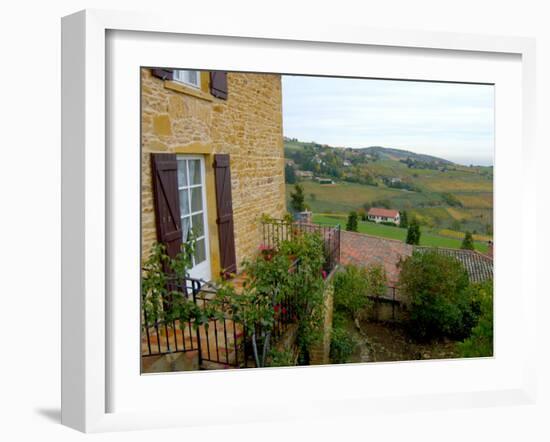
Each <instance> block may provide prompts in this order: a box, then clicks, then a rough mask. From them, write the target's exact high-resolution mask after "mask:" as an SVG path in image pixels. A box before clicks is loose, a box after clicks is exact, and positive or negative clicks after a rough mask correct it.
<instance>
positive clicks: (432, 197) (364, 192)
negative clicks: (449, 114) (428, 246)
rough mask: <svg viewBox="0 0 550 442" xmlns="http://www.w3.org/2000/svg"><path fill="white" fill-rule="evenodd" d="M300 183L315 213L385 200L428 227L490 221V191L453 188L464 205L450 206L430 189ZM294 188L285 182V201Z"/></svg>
mask: <svg viewBox="0 0 550 442" xmlns="http://www.w3.org/2000/svg"><path fill="white" fill-rule="evenodd" d="M418 172H425V171H423V170H418ZM429 172H432V171H429ZM300 184H301V185H302V186H303V187H304V195H305V202H306V204H307V205H308V206H309V207H310V208H311V210H312V211H313V212H314V213H346V214H347V213H349V212H350V211H352V210H357V209H359V208H360V207H362V206H363V204H365V203H371V204H372V203H373V202H375V201H380V200H386V201H387V202H389V204H390V206H391V207H392V208H395V209H397V210H407V212H408V213H409V217H412V216H414V217H416V218H417V219H418V220H419V221H421V222H422V223H423V224H424V225H425V226H426V227H429V228H435V227H437V228H440V229H448V228H451V227H452V224H453V223H454V222H456V221H458V222H460V223H461V230H463V231H466V230H470V231H476V233H479V234H485V233H486V225H487V224H491V225H492V206H493V202H492V194H491V193H488V192H485V191H483V192H456V197H457V198H458V199H459V200H460V201H461V202H462V203H463V205H464V207H449V206H448V205H445V203H444V202H443V201H442V198H441V194H440V193H437V192H432V191H429V190H424V191H422V192H411V191H406V190H402V189H392V188H388V187H385V186H367V185H362V184H355V183H347V182H337V183H335V184H329V185H326V184H319V183H317V182H315V181H310V180H304V181H302V182H301V183H300ZM460 185H461V184H458V185H457V186H460ZM293 190H294V186H293V185H290V184H287V185H286V192H287V201H289V199H290V193H291V192H292V191H293Z"/></svg>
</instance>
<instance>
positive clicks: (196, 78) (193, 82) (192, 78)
mask: <svg viewBox="0 0 550 442" xmlns="http://www.w3.org/2000/svg"><path fill="white" fill-rule="evenodd" d="M174 81H177V82H179V83H184V84H187V85H189V86H193V87H196V88H199V89H200V87H201V73H200V71H187V70H181V69H175V70H174Z"/></svg>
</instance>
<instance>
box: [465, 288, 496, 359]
mask: <svg viewBox="0 0 550 442" xmlns="http://www.w3.org/2000/svg"><path fill="white" fill-rule="evenodd" d="M472 291H473V292H474V302H475V303H479V304H478V305H479V317H478V321H477V324H476V326H475V327H474V328H473V329H472V333H471V335H470V336H469V337H468V338H467V339H465V340H464V342H461V343H459V344H458V345H457V347H458V351H459V353H460V355H461V356H462V357H464V358H473V357H482V356H492V355H493V281H487V282H484V283H482V284H477V285H475V286H473V287H472Z"/></svg>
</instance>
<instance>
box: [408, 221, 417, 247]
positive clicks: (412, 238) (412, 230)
mask: <svg viewBox="0 0 550 442" xmlns="http://www.w3.org/2000/svg"><path fill="white" fill-rule="evenodd" d="M405 242H406V243H407V244H412V245H418V244H420V224H418V221H417V220H416V218H413V219H412V221H411V222H410V224H409V227H408V229H407V239H406V240H405Z"/></svg>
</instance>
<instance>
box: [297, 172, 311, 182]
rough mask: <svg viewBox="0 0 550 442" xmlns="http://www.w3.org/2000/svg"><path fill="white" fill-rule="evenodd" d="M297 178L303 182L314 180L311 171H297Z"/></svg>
mask: <svg viewBox="0 0 550 442" xmlns="http://www.w3.org/2000/svg"><path fill="white" fill-rule="evenodd" d="M296 176H297V177H298V178H301V179H303V180H311V179H313V172H311V171H310V170H297V171H296Z"/></svg>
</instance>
